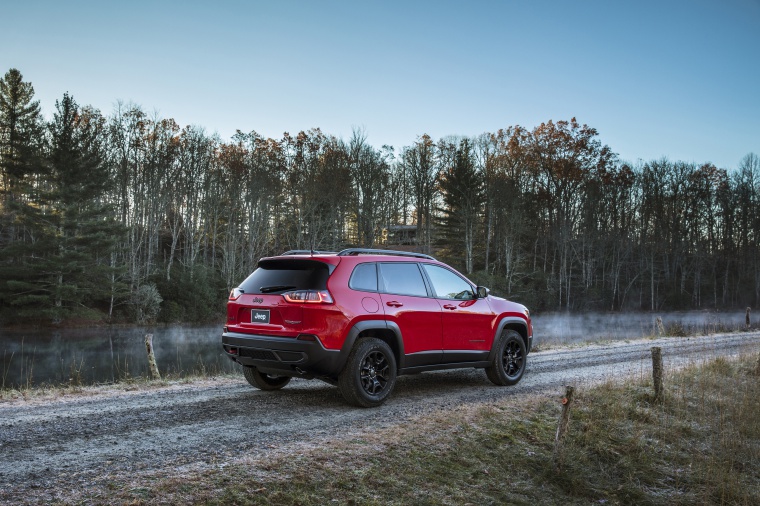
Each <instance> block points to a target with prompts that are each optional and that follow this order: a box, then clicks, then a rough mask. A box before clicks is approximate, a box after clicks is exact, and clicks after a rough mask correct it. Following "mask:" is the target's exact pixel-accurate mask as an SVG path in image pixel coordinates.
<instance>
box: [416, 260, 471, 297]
mask: <svg viewBox="0 0 760 506" xmlns="http://www.w3.org/2000/svg"><path fill="white" fill-rule="evenodd" d="M422 265H423V267H424V268H425V272H427V274H428V277H430V282H431V283H432V284H433V291H434V292H435V295H436V296H437V297H438V298H439V299H456V300H472V299H474V298H475V294H474V293H473V291H472V286H470V283H468V282H467V281H465V280H464V279H462V278H460V277H459V276H457V275H456V274H454V273H453V272H451V271H450V270H448V269H444V268H443V267H438V266H437V265H430V264H422Z"/></svg>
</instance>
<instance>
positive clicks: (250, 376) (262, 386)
mask: <svg viewBox="0 0 760 506" xmlns="http://www.w3.org/2000/svg"><path fill="white" fill-rule="evenodd" d="M243 376H245V379H247V380H248V383H250V384H251V386H254V387H256V388H258V389H259V390H279V389H281V388H282V387H284V386H285V385H287V384H288V383H290V379H291V378H290V376H270V375H269V374H264V373H263V372H260V371H259V370H258V369H256V368H255V367H252V366H247V365H244V366H243Z"/></svg>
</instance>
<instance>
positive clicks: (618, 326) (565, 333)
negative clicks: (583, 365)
mask: <svg viewBox="0 0 760 506" xmlns="http://www.w3.org/2000/svg"><path fill="white" fill-rule="evenodd" d="M745 316H746V315H745V312H744V311H727V312H716V311H677V312H667V313H664V312H663V313H583V314H568V313H545V314H537V315H534V316H533V335H534V341H535V343H536V344H541V343H545V344H572V343H580V342H587V341H589V342H593V341H602V340H622V339H639V338H642V337H649V336H656V335H659V334H658V329H657V322H656V320H657V318H658V317H660V318H662V326H663V327H664V329H665V331H666V334H668V335H687V334H689V335H691V334H711V333H717V332H728V331H732V330H737V329H739V328H744V325H745ZM752 324H753V325H755V318H754V317H753V318H752Z"/></svg>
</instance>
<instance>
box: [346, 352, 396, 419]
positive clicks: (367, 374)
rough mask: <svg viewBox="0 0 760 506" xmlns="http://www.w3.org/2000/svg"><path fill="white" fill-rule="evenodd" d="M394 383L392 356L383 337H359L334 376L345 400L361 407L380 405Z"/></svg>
mask: <svg viewBox="0 0 760 506" xmlns="http://www.w3.org/2000/svg"><path fill="white" fill-rule="evenodd" d="M395 385H396V358H395V357H394V356H393V351H392V350H391V348H390V346H388V344H387V343H386V342H385V341H382V340H380V339H377V338H374V337H370V338H364V339H360V340H359V341H358V342H357V343H356V345H355V346H354V348H353V349H352V350H351V353H350V354H349V355H348V360H347V361H346V365H345V367H344V368H343V371H342V372H341V373H340V375H339V376H338V388H339V389H340V393H341V395H343V398H344V399H346V401H347V402H348V403H349V404H353V405H354V406H360V407H363V408H372V407H375V406H379V405H381V404H382V403H383V402H385V400H386V399H387V398H388V396H389V395H390V394H391V392H392V391H393V387H394V386H395Z"/></svg>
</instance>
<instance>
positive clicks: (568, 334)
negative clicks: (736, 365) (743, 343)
mask: <svg viewBox="0 0 760 506" xmlns="http://www.w3.org/2000/svg"><path fill="white" fill-rule="evenodd" d="M658 316H659V317H661V318H662V322H663V327H664V328H665V330H666V333H668V334H670V335H693V334H707V333H715V332H726V331H731V330H736V329H738V328H743V327H744V318H745V313H744V312H743V311H730V312H706V311H688V312H670V313H627V314H626V313H584V314H567V313H546V314H534V315H533V329H534V336H535V340H534V345H537V346H538V347H539V349H540V346H541V345H542V344H572V343H582V342H594V341H602V340H622V339H638V338H642V337H648V336H652V335H658V332H657V328H656V323H655V321H656V318H657V317H658ZM758 316H760V315H758ZM752 322H753V326H755V325H756V323H755V318H754V317H753V319H752ZM148 333H151V334H153V347H154V350H155V354H156V360H157V362H158V367H159V370H160V372H161V374H162V375H164V376H166V375H174V376H186V375H190V374H198V373H204V374H216V373H227V372H233V371H236V370H238V369H239V366H237V365H235V364H234V363H233V362H232V361H231V360H229V359H228V358H227V357H226V355H225V354H224V353H223V352H222V346H221V333H222V324H221V323H220V324H219V325H208V326H202V327H183V326H170V327H130V328H112V327H98V328H83V329H61V330H48V329H39V330H31V331H30V330H26V331H8V330H0V386H2V387H4V388H18V387H28V386H35V385H42V384H50V383H52V384H74V385H88V384H96V383H110V382H116V381H125V380H129V379H130V378H140V377H148V376H149V374H150V373H149V370H148V360H147V354H146V351H145V341H144V339H145V334H148Z"/></svg>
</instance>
